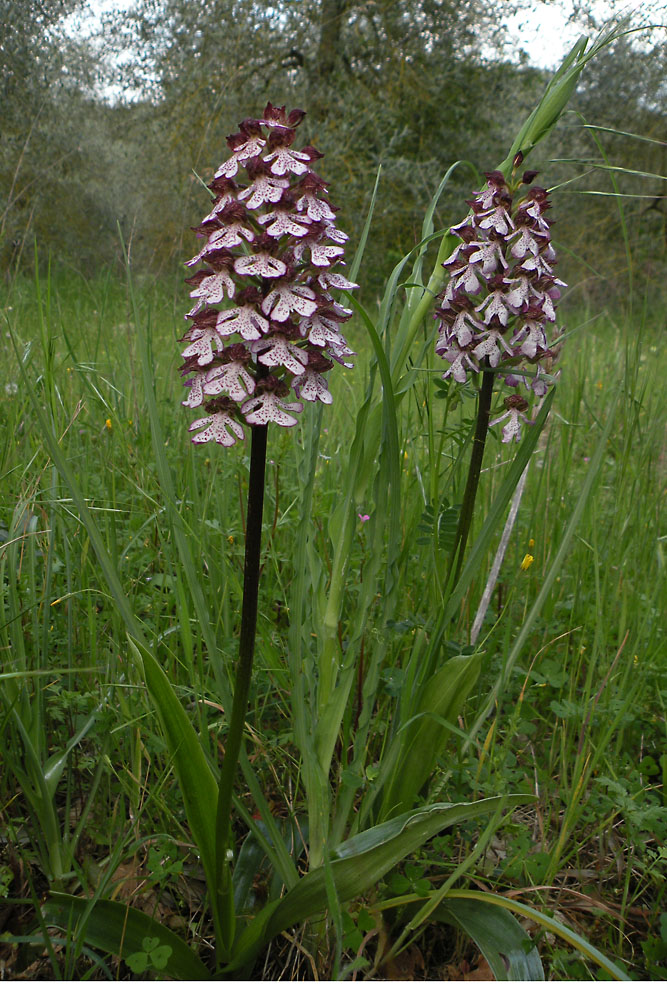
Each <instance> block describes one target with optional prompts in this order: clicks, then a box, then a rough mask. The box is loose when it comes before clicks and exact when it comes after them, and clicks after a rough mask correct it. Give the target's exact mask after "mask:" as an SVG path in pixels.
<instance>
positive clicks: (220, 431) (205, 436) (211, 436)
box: [189, 413, 245, 448]
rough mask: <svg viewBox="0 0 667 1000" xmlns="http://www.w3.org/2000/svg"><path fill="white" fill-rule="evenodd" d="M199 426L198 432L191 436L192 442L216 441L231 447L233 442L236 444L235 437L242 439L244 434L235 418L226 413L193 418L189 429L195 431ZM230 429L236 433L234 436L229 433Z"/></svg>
mask: <svg viewBox="0 0 667 1000" xmlns="http://www.w3.org/2000/svg"><path fill="white" fill-rule="evenodd" d="M200 427H203V428H204V430H202V431H201V432H200V433H199V434H196V435H195V436H194V437H193V438H192V442H193V444H206V442H207V441H217V443H218V444H222V445H224V446H225V448H231V446H232V445H233V444H236V438H238V440H239V441H243V439H244V438H245V434H244V433H243V427H242V426H241V424H240V423H238V421H237V420H234V418H233V417H231V416H230V415H229V414H228V413H212V414H210V415H209V416H206V417H201V419H199V420H195V422H194V423H193V424H190V428H189V429H190V430H191V431H195V430H198V429H199V428H200ZM230 429H231V430H232V431H233V432H234V434H235V435H236V438H235V437H233V436H232V434H231V433H230Z"/></svg>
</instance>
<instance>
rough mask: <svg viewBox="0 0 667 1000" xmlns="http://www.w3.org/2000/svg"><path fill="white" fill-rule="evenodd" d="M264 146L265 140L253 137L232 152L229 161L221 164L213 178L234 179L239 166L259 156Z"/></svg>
mask: <svg viewBox="0 0 667 1000" xmlns="http://www.w3.org/2000/svg"><path fill="white" fill-rule="evenodd" d="M265 145H266V139H262V138H261V136H254V137H253V138H251V139H249V140H248V141H247V142H246V143H244V144H243V145H242V146H240V147H239V148H238V149H236V150H234V152H233V153H232V155H231V156H230V157H229V159H227V160H225V162H224V163H221V164H220V166H219V167H218V169H217V170H216V172H215V174H214V176H215V177H216V178H218V177H227V178H230V177H235V176H236V174H237V173H238V169H239V166H240V165H241V164H242V163H245V161H246V160H249V159H251V157H253V156H259V154H260V153H261V151H262V150H263V149H264V146H265Z"/></svg>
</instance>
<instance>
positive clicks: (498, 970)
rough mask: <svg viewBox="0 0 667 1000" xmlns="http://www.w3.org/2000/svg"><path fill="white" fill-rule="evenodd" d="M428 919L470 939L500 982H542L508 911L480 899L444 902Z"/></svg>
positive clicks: (530, 950) (529, 948)
mask: <svg viewBox="0 0 667 1000" xmlns="http://www.w3.org/2000/svg"><path fill="white" fill-rule="evenodd" d="M431 919H435V920H442V921H444V922H445V923H447V924H453V925H454V926H455V927H459V928H460V929H461V930H462V931H464V932H465V933H466V934H467V935H468V937H470V938H472V940H473V941H474V942H475V944H476V945H477V947H478V948H479V950H480V951H481V953H482V954H483V955H484V958H485V959H486V960H487V962H488V963H489V966H490V968H491V971H492V972H493V975H494V976H495V977H496V980H498V981H500V982H507V981H509V982H526V981H528V982H543V981H544V969H543V968H542V962H541V961H540V956H539V954H538V952H537V948H535V946H534V945H533V944H532V943H531V940H530V938H529V937H528V935H527V934H526V932H525V931H524V930H523V928H522V927H521V925H520V924H519V923H518V921H517V920H515V918H514V917H513V916H512V914H511V913H509V912H508V911H507V910H503V909H500V908H499V907H497V906H493V905H491V904H490V903H488V902H486V901H485V900H481V899H447V900H446V901H445V902H443V903H441V904H440V906H438V908H437V909H436V910H434V912H433V914H432V916H431Z"/></svg>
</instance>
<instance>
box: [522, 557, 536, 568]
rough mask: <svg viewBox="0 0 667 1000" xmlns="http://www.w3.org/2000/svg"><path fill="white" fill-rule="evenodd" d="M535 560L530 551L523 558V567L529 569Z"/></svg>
mask: <svg viewBox="0 0 667 1000" xmlns="http://www.w3.org/2000/svg"><path fill="white" fill-rule="evenodd" d="M534 562H535V560H534V558H533V557H532V556H531V555H530V553H527V554H526V555H525V556H524V557H523V559H522V560H521V569H529V567H530V566H532V565H533V563H534Z"/></svg>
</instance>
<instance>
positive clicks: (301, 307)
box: [262, 284, 317, 323]
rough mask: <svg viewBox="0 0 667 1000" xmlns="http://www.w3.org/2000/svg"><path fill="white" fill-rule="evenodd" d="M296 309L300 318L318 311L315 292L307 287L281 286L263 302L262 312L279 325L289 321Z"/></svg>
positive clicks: (271, 292)
mask: <svg viewBox="0 0 667 1000" xmlns="http://www.w3.org/2000/svg"><path fill="white" fill-rule="evenodd" d="M292 309H294V311H295V312H298V314H299V315H300V316H312V314H313V313H314V312H315V310H316V309H317V302H316V301H315V292H314V291H313V290H312V288H308V287H307V286H306V285H290V284H286V285H285V284H279V285H277V286H276V287H275V288H273V289H272V290H271V291H270V292H269V294H268V295H267V296H266V297H265V298H264V299H263V300H262V312H263V313H264V315H265V316H270V317H271V319H272V320H275V321H276V322H277V323H284V322H285V320H287V319H289V316H290V313H291V311H292Z"/></svg>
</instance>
